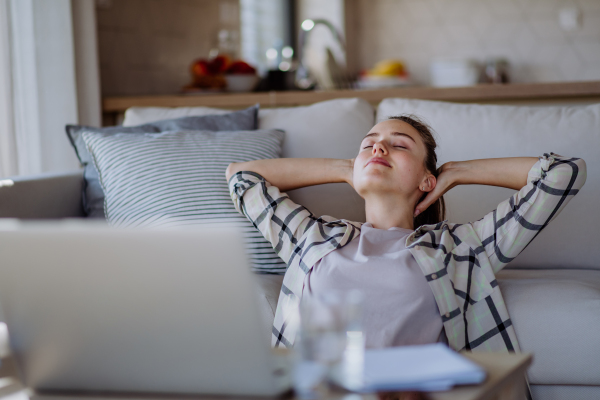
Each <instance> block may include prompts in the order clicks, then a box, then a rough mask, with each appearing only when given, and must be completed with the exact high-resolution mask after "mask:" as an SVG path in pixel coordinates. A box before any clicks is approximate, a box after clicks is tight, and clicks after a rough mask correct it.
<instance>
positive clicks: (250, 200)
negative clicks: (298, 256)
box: [229, 171, 316, 265]
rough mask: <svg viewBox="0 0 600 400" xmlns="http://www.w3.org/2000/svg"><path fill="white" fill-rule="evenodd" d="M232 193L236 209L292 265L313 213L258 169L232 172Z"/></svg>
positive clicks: (311, 221) (230, 186) (312, 223)
mask: <svg viewBox="0 0 600 400" xmlns="http://www.w3.org/2000/svg"><path fill="white" fill-rule="evenodd" d="M229 192H230V195H231V199H232V200H233V203H234V205H235V208H236V210H238V211H239V212H240V213H242V214H244V215H245V216H246V217H247V218H248V219H249V220H250V222H252V223H253V224H254V226H255V227H256V229H258V230H259V231H260V232H261V233H262V234H263V236H264V237H265V239H266V240H267V241H269V242H270V243H271V245H272V246H273V249H275V252H276V253H277V254H278V255H279V257H281V259H282V260H283V261H284V262H285V263H286V264H288V265H289V264H290V260H291V259H292V258H293V255H294V252H295V251H299V250H300V249H301V247H302V246H301V245H299V239H300V238H301V237H302V235H303V234H304V233H305V232H306V231H307V230H308V229H309V228H310V227H311V226H313V225H314V223H315V220H316V218H314V217H313V215H312V213H311V212H310V211H308V210H307V209H306V208H305V207H303V206H301V205H299V204H296V203H294V202H293V201H292V200H290V198H289V197H288V195H287V194H286V193H282V192H280V191H279V189H278V188H277V187H276V186H272V185H271V184H270V183H269V182H267V181H266V180H265V179H264V178H263V177H262V176H260V175H259V174H257V173H255V172H250V171H241V172H238V173H236V174H235V175H233V176H232V177H231V179H230V180H229Z"/></svg>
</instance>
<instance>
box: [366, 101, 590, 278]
mask: <svg viewBox="0 0 600 400" xmlns="http://www.w3.org/2000/svg"><path fill="white" fill-rule="evenodd" d="M401 113H412V114H416V115H417V116H420V117H422V118H423V119H425V121H426V122H428V123H429V124H430V125H431V126H432V127H433V129H434V130H435V131H436V132H437V138H438V144H439V152H438V158H439V163H440V165H441V164H442V163H444V162H446V161H453V160H456V161H459V160H469V159H478V158H493V157H517V156H541V155H542V154H543V153H549V152H554V153H556V154H560V155H563V156H573V157H579V158H583V159H584V160H585V161H586V164H587V172H588V177H587V181H586V184H585V186H584V187H583V189H582V190H581V192H580V193H579V194H578V195H577V196H575V198H573V199H572V200H571V202H570V203H569V205H568V206H567V207H566V208H565V209H564V210H563V212H562V213H561V214H560V215H559V216H558V217H557V218H556V220H554V221H553V222H552V223H551V224H550V225H549V226H548V227H547V228H546V229H545V230H544V231H542V232H541V233H540V235H539V236H538V237H537V238H536V239H535V240H534V242H533V243H532V244H531V245H530V246H529V247H527V248H526V249H525V251H524V252H523V253H522V254H521V255H519V256H518V257H517V258H516V259H515V260H514V261H513V262H512V263H511V265H510V267H524V268H593V269H599V270H600V246H599V245H598V244H597V242H598V239H599V238H600V233H599V232H598V229H599V227H600V213H599V212H598V211H597V208H598V205H599V204H600V159H599V158H598V156H597V154H596V153H598V152H599V151H600V104H596V105H590V106H568V107H557V106H543V107H523V106H497V105H476V104H456V103H444V102H434V101H424V100H408V99H385V100H384V101H382V102H381V103H380V104H379V107H378V109H377V120H378V121H380V120H383V119H386V118H387V117H389V116H391V115H397V114H401ZM513 193H514V191H512V190H510V189H503V188H497V187H489V186H459V187H456V188H454V189H452V190H451V191H450V192H448V193H447V194H446V196H445V198H446V203H447V206H448V219H449V220H450V221H451V222H461V223H462V222H468V221H475V220H477V219H479V218H481V217H483V216H484V215H485V214H486V213H488V212H489V211H491V210H493V209H494V208H495V206H496V205H497V204H498V203H499V202H500V201H502V200H504V199H506V198H508V197H509V196H511V195H512V194H513Z"/></svg>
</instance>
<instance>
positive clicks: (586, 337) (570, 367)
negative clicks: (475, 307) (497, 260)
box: [497, 269, 600, 398]
mask: <svg viewBox="0 0 600 400" xmlns="http://www.w3.org/2000/svg"><path fill="white" fill-rule="evenodd" d="M497 278H498V284H499V285H500V290H501V291H502V294H503V295H504V300H505V302H506V307H507V309H508V313H509V314H510V319H511V320H512V323H513V325H514V327H515V333H516V334H517V339H518V340H519V344H520V346H521V351H523V352H528V353H533V364H532V365H531V368H529V371H528V375H529V381H530V383H532V384H552V385H561V384H562V385H564V384H568V385H600V374H599V373H598V360H600V346H599V345H598V340H597V337H598V332H599V331H600V312H599V311H600V271H593V270H574V269H562V270H559V269H555V270H545V271H544V270H515V269H512V270H511V269H505V270H503V271H500V272H499V273H498V275H497ZM594 398H597V397H594Z"/></svg>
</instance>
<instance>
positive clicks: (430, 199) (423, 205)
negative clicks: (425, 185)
mask: <svg viewBox="0 0 600 400" xmlns="http://www.w3.org/2000/svg"><path fill="white" fill-rule="evenodd" d="M440 196H441V194H439V193H438V192H437V191H436V190H434V191H431V192H429V193H428V194H427V196H425V198H424V199H423V200H422V201H421V202H420V203H419V204H417V206H416V207H415V213H414V217H416V216H417V215H419V214H421V213H422V212H423V211H425V210H427V209H428V208H429V206H430V205H432V204H433V203H434V202H435V201H436V200H437V199H439V198H440Z"/></svg>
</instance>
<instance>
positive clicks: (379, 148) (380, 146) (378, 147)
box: [373, 142, 387, 155]
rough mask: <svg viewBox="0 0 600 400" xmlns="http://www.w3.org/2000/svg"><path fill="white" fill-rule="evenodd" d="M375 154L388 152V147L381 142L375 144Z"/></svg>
mask: <svg viewBox="0 0 600 400" xmlns="http://www.w3.org/2000/svg"><path fill="white" fill-rule="evenodd" d="M375 154H384V155H386V154H387V148H386V147H385V145H384V144H383V143H381V142H377V143H375V144H374V145H373V155H375Z"/></svg>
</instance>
